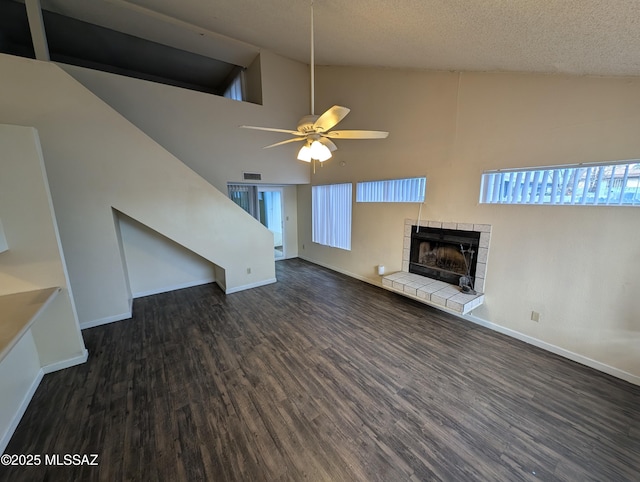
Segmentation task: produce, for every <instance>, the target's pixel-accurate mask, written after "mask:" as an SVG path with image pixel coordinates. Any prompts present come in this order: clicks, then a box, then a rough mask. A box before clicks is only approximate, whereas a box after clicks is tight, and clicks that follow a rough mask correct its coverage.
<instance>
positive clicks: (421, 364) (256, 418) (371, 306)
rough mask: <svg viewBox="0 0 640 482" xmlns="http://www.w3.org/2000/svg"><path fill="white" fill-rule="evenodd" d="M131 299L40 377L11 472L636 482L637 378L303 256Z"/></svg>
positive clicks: (12, 476)
mask: <svg viewBox="0 0 640 482" xmlns="http://www.w3.org/2000/svg"><path fill="white" fill-rule="evenodd" d="M277 275H278V280H279V282H278V283H276V284H273V285H269V286H265V287H261V288H256V289H253V290H249V291H244V292H241V293H236V294H233V295H229V296H224V295H223V294H222V293H221V292H220V290H219V289H218V288H217V287H216V286H214V285H207V286H202V287H197V288H191V289H186V290H181V291H176V292H172V293H168V294H163V295H156V296H150V297H147V298H142V299H138V300H136V302H135V304H134V317H133V319H131V320H127V321H122V322H119V323H113V324H110V325H105V326H100V327H96V328H92V329H90V330H86V331H84V336H85V341H86V345H87V348H88V349H89V351H90V358H89V361H88V362H87V363H86V364H84V365H82V366H78V367H73V368H70V369H67V370H63V371H60V372H57V373H53V374H50V375H47V376H45V378H44V379H43V381H42V384H41V386H40V387H39V388H38V391H37V393H36V394H35V397H34V399H33V401H32V402H31V405H30V406H29V408H28V410H27V412H26V414H25V416H24V418H23V420H22V421H21V423H20V425H19V427H18V429H17V431H16V433H15V435H14V437H13V439H12V440H11V442H10V444H9V446H8V448H7V450H6V453H8V454H27V453H30V454H42V455H43V457H44V454H74V453H75V454H92V453H95V454H98V455H99V459H98V462H99V466H97V467H87V466H85V467H62V466H48V467H45V466H39V467H30V468H17V467H11V468H7V467H0V479H1V480H3V481H4V480H7V481H8V480H11V481H30V482H32V481H38V480H42V481H44V480H47V481H57V480H61V481H62V480H64V481H70V480H82V481H85V480H87V481H88V480H105V481H116V480H139V481H155V480H163V481H164V480H166V481H179V480H185V481H186V480H188V481H195V480H215V481H224V480H243V481H244V480H251V481H259V480H264V481H280V480H296V481H297V480H311V481H317V480H323V481H324V480H331V481H353V480H361V481H374V480H383V481H403V480H411V481H415V480H446V481H463V480H464V481H466V480H490V481H494V480H507V481H515V480H545V481H552V480H567V481H590V480H594V481H622V480H636V481H637V480H640V387H636V386H633V385H631V384H628V383H626V382H623V381H620V380H617V379H614V378H612V377H609V376H606V375H603V374H601V373H599V372H596V371H593V370H591V369H588V368H585V367H583V366H580V365H578V364H575V363H572V362H569V361H567V360H564V359H561V358H559V357H557V356H555V355H552V354H549V353H546V352H543V351H541V350H539V349H536V348H534V347H531V346H528V345H526V344H524V343H521V342H518V341H515V340H513V339H510V338H507V337H505V336H502V335H500V334H497V333H495V332H492V331H489V330H487V329H484V328H482V327H479V326H475V325H473V324H470V323H468V322H465V321H461V320H459V319H457V318H454V317H451V316H448V315H446V314H443V313H441V312H438V311H436V310H433V309H431V308H429V307H427V306H425V305H421V304H419V303H415V302H413V301H411V300H409V299H406V298H402V297H400V296H397V295H395V294H393V293H390V292H387V291H383V290H381V289H379V288H376V287H373V286H370V285H367V284H365V283H362V282H359V281H356V280H353V279H350V278H347V277H345V276H342V275H340V274H337V273H334V272H331V271H328V270H325V269H323V268H321V267H318V266H315V265H312V264H310V263H306V262H304V261H300V260H288V261H283V262H280V263H278V265H277Z"/></svg>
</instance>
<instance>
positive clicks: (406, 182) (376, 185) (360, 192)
mask: <svg viewBox="0 0 640 482" xmlns="http://www.w3.org/2000/svg"><path fill="white" fill-rule="evenodd" d="M426 187H427V178H426V177H412V178H408V179H392V180H389V181H367V182H359V183H358V184H357V185H356V202H359V203H422V202H424V195H425V191H426Z"/></svg>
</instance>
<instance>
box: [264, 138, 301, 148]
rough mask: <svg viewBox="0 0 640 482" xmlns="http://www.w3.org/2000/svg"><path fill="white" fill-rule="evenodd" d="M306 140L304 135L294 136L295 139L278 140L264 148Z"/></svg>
mask: <svg viewBox="0 0 640 482" xmlns="http://www.w3.org/2000/svg"><path fill="white" fill-rule="evenodd" d="M299 141H306V139H305V138H304V137H297V138H296V137H294V138H293V139H287V140H286V141H281V142H276V143H275V144H271V145H269V146H264V147H263V149H269V148H270V147H276V146H281V145H282V144H289V143H290V142H299Z"/></svg>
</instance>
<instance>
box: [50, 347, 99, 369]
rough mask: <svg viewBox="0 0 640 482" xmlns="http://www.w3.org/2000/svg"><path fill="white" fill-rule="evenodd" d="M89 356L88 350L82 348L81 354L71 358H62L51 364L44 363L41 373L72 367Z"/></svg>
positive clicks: (83, 361) (80, 363) (81, 362)
mask: <svg viewBox="0 0 640 482" xmlns="http://www.w3.org/2000/svg"><path fill="white" fill-rule="evenodd" d="M88 358H89V352H88V351H87V349H86V348H85V349H83V350H82V354H81V355H78V356H76V357H73V358H69V359H68V360H62V361H59V362H56V363H52V364H51V365H45V366H43V367H42V369H41V370H42V372H43V374H45V375H46V374H47V373H53V372H57V371H58V370H64V369H65V368H69V367H73V366H76V365H82V364H83V363H85V362H86V361H87V360H88Z"/></svg>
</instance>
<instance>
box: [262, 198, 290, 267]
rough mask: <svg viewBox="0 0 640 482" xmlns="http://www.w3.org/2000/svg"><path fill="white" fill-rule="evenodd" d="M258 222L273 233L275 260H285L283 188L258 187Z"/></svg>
mask: <svg viewBox="0 0 640 482" xmlns="http://www.w3.org/2000/svg"><path fill="white" fill-rule="evenodd" d="M258 210H259V218H258V220H259V221H260V222H261V223H262V224H263V225H264V226H265V227H266V228H267V229H268V230H269V231H271V232H272V233H273V253H274V257H275V259H284V236H283V226H284V224H283V222H282V188H279V187H258Z"/></svg>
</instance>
